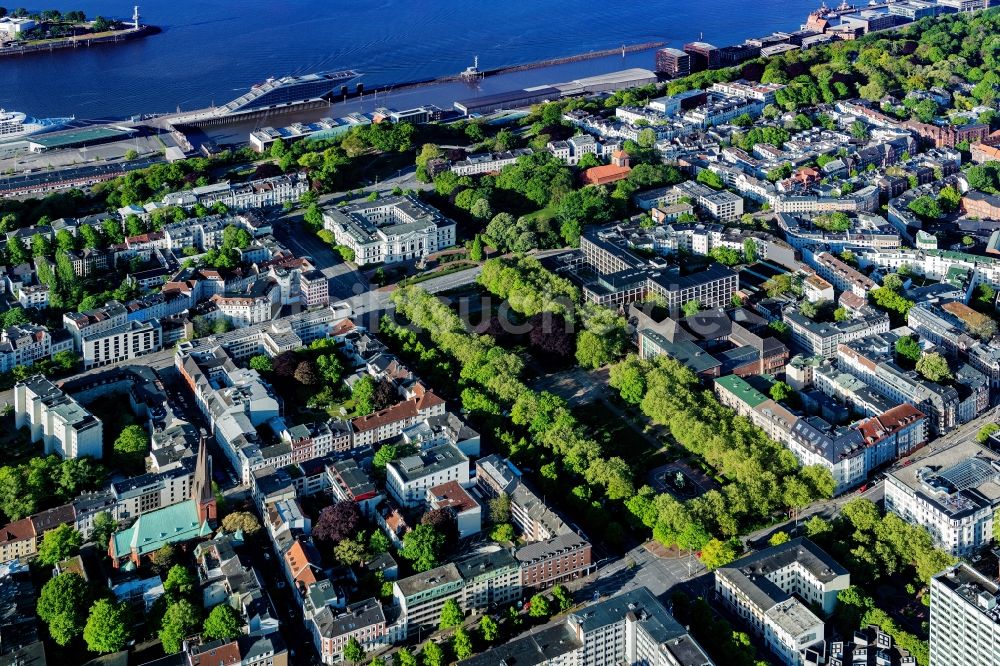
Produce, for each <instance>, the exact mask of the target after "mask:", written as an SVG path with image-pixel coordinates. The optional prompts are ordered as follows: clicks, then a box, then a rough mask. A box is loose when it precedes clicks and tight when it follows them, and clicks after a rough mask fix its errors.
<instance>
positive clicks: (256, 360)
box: [250, 354, 274, 374]
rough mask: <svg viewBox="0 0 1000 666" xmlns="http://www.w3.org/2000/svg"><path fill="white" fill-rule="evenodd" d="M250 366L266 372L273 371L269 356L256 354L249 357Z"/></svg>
mask: <svg viewBox="0 0 1000 666" xmlns="http://www.w3.org/2000/svg"><path fill="white" fill-rule="evenodd" d="M250 368H251V369H252V370H256V371H257V372H261V373H265V374H266V373H270V372H273V371H274V364H273V363H272V362H271V357H270V356H266V355H264V354H257V355H256V356H251V357H250Z"/></svg>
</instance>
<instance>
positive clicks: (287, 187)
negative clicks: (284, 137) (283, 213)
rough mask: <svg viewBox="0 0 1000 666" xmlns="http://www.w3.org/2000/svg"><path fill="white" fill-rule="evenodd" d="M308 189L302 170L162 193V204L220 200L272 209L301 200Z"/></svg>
mask: <svg viewBox="0 0 1000 666" xmlns="http://www.w3.org/2000/svg"><path fill="white" fill-rule="evenodd" d="M308 191H309V178H308V177H307V176H306V174H305V173H304V172H300V173H295V174H290V175H286V176H274V177H272V178H261V179H259V180H251V181H249V182H246V183H237V184H230V183H228V182H222V183H217V184H215V185H204V186H201V187H195V188H192V189H190V190H182V191H180V192H171V193H170V194H166V195H164V196H163V200H162V203H163V205H164V206H181V207H183V208H193V207H194V206H196V205H197V204H201V205H202V206H205V207H206V208H211V207H212V206H213V205H215V204H217V203H223V204H225V205H226V207H227V208H229V209H230V210H246V209H249V208H270V207H271V206H280V205H282V204H284V203H285V202H286V201H298V200H299V198H300V197H301V196H302V195H303V194H305V193H306V192H308Z"/></svg>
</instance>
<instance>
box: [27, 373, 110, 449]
mask: <svg viewBox="0 0 1000 666" xmlns="http://www.w3.org/2000/svg"><path fill="white" fill-rule="evenodd" d="M14 425H15V427H17V428H24V427H28V428H30V429H31V441H32V442H37V441H42V442H43V443H44V445H45V454H46V455H49V454H52V453H57V454H59V455H60V456H62V457H63V458H79V457H81V456H90V457H92V458H96V459H98V460H99V459H100V458H101V456H102V455H103V446H104V431H103V424H102V423H101V420H100V419H98V418H97V417H95V416H94V415H93V414H91V413H90V412H88V411H87V410H86V409H84V408H83V407H82V406H81V405H80V403H78V402H77V401H76V400H74V399H73V398H71V397H70V396H68V395H66V394H65V393H63V392H62V390H60V389H59V388H57V387H56V386H55V385H54V384H53V383H52V382H50V381H49V380H48V379H45V378H44V377H42V376H41V375H36V376H34V377H31V378H29V379H26V380H25V381H23V382H19V383H18V384H17V385H16V386H15V387H14Z"/></svg>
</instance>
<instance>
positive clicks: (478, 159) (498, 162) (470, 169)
mask: <svg viewBox="0 0 1000 666" xmlns="http://www.w3.org/2000/svg"><path fill="white" fill-rule="evenodd" d="M534 152H535V151H533V150H532V149H531V148H518V149H517V150H509V151H506V152H502V153H478V154H476V155H469V156H468V157H466V158H465V159H464V160H461V161H459V162H455V163H454V164H452V165H451V170H452V171H453V172H455V173H456V174H458V175H459V176H479V175H482V174H484V173H499V172H500V170H501V169H503V168H504V167H505V166H510V165H511V164H514V163H515V162H517V160H518V158H521V157H526V156H528V155H531V154H532V153H534Z"/></svg>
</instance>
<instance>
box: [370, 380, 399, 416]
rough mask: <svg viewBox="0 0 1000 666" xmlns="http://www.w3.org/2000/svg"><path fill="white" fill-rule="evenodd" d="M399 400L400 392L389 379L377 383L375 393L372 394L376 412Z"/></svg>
mask: <svg viewBox="0 0 1000 666" xmlns="http://www.w3.org/2000/svg"><path fill="white" fill-rule="evenodd" d="M398 401H399V394H397V393H396V387H395V386H394V385H393V383H392V382H390V381H389V380H388V379H382V380H380V381H379V383H378V384H376V385H375V393H374V395H373V396H372V407H373V408H374V410H375V411H376V412H378V411H381V410H383V409H385V408H386V407H392V406H393V405H395V404H396V403H397V402H398Z"/></svg>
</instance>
